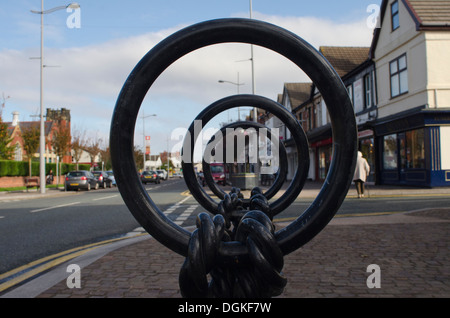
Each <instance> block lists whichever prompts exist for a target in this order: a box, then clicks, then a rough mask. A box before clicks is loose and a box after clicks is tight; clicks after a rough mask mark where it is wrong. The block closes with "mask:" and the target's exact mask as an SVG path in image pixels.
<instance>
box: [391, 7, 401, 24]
mask: <svg viewBox="0 0 450 318" xmlns="http://www.w3.org/2000/svg"><path fill="white" fill-rule="evenodd" d="M391 24H392V31H394V30H397V29H398V27H399V26H400V20H399V16H398V1H394V2H392V4H391Z"/></svg>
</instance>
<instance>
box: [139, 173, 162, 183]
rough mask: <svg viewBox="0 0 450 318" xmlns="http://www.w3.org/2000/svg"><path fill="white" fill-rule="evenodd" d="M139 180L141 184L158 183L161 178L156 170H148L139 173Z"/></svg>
mask: <svg viewBox="0 0 450 318" xmlns="http://www.w3.org/2000/svg"><path fill="white" fill-rule="evenodd" d="M141 182H142V183H143V184H147V183H149V182H153V183H160V182H161V180H160V178H159V175H158V173H157V172H156V171H153V170H149V171H144V172H142V173H141Z"/></svg>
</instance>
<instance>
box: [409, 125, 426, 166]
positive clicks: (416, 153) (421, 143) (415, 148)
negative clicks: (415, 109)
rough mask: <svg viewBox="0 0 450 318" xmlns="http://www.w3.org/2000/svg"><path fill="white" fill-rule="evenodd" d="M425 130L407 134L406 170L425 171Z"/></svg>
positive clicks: (412, 131) (411, 131)
mask: <svg viewBox="0 0 450 318" xmlns="http://www.w3.org/2000/svg"><path fill="white" fill-rule="evenodd" d="M424 133H425V132H424V129H416V130H410V131H407V132H406V168H410V169H425V139H424V138H425V137H424Z"/></svg>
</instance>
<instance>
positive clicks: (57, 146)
mask: <svg viewBox="0 0 450 318" xmlns="http://www.w3.org/2000/svg"><path fill="white" fill-rule="evenodd" d="M70 139H71V137H70V128H69V127H68V126H66V125H60V126H59V127H58V130H56V131H55V134H54V135H53V139H52V140H51V141H50V143H51V146H52V148H53V150H54V152H55V154H56V155H57V156H59V158H61V161H62V160H63V157H64V156H65V155H67V154H68V153H69V151H70V144H71V143H70Z"/></svg>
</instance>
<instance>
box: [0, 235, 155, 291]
mask: <svg viewBox="0 0 450 318" xmlns="http://www.w3.org/2000/svg"><path fill="white" fill-rule="evenodd" d="M142 235H147V234H146V233H142V234H137V235H133V236H126V237H121V238H117V239H111V240H106V241H102V242H98V243H92V244H89V245H85V246H81V247H76V248H73V249H70V250H67V251H64V252H61V253H57V254H54V255H50V256H47V257H44V258H41V259H39V260H36V261H34V262H31V263H29V264H26V265H23V266H20V267H18V268H15V269H13V270H11V271H9V272H6V273H4V274H1V275H0V293H1V292H3V291H5V290H7V289H9V288H11V287H14V286H16V285H18V284H20V283H22V282H24V281H26V280H27V279H30V278H33V277H35V276H37V275H39V274H41V273H43V272H45V271H47V270H49V269H51V268H53V267H55V266H58V265H60V264H62V263H64V262H67V261H69V260H71V259H73V258H75V257H78V256H80V255H83V254H85V253H87V252H89V251H92V250H94V249H96V248H99V247H101V246H104V245H106V244H110V243H114V242H117V241H121V240H125V239H129V238H134V237H137V236H142Z"/></svg>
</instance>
